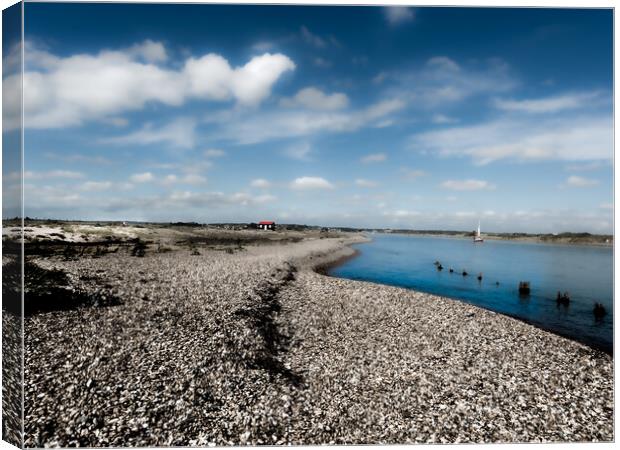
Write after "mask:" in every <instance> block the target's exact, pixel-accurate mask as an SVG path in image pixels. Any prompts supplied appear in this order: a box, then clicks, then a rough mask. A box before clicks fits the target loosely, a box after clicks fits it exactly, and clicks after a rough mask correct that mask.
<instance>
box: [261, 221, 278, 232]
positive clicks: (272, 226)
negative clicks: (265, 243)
mask: <svg viewBox="0 0 620 450" xmlns="http://www.w3.org/2000/svg"><path fill="white" fill-rule="evenodd" d="M258 228H259V229H260V230H271V231H275V230H276V223H275V222H274V221H272V220H261V221H260V222H258Z"/></svg>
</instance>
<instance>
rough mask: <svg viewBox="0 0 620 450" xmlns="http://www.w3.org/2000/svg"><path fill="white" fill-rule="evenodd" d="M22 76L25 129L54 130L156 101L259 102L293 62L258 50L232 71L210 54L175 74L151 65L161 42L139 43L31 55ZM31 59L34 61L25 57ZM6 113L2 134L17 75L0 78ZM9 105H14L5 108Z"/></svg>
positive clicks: (15, 119) (159, 57) (11, 121)
mask: <svg viewBox="0 0 620 450" xmlns="http://www.w3.org/2000/svg"><path fill="white" fill-rule="evenodd" d="M29 48H31V50H30V51H29V56H28V62H27V65H26V70H25V72H24V76H23V83H24V95H25V97H24V114H25V126H26V127H28V128H61V127H67V126H76V125H81V124H82V123H84V122H86V121H89V120H95V119H104V118H107V117H114V116H115V115H117V114H119V113H123V112H127V111H135V110H140V109H142V108H144V106H145V105H146V104H147V103H151V102H156V103H161V104H164V105H169V106H179V105H181V104H183V103H184V102H185V101H186V100H188V99H203V100H212V101H225V100H236V101H237V102H239V103H241V104H243V105H256V104H258V103H260V102H261V101H263V100H264V99H265V98H267V97H268V96H269V95H270V93H271V89H272V86H273V85H274V83H275V82H276V81H277V80H278V79H279V78H280V77H281V76H282V74H283V73H285V72H287V71H291V70H293V69H294V68H295V64H294V63H293V61H291V59H290V58H288V57H287V56H286V55H283V54H279V53H278V54H270V53H264V54H263V55H260V56H255V57H253V58H251V59H250V60H249V61H248V62H247V63H246V64H245V65H243V66H240V67H236V68H232V67H231V66H230V64H229V63H228V61H227V60H226V59H225V58H224V57H222V56H220V55H217V54H213V53H211V54H208V55H205V56H202V57H200V58H189V59H187V60H186V61H185V64H184V65H183V66H181V67H180V68H179V69H170V68H168V67H165V66H163V65H158V63H162V62H164V61H165V60H166V53H165V48H164V47H163V45H162V44H161V43H157V42H153V41H145V42H143V43H140V44H136V45H134V46H132V47H129V48H126V49H123V50H114V51H112V50H103V51H101V52H99V53H98V54H77V55H72V56H66V57H57V56H55V55H52V54H50V53H48V52H45V51H41V50H32V46H31V45H30V46H29ZM32 54H36V55H38V59H39V60H33V58H32ZM3 81H4V84H3V94H6V95H5V96H4V97H5V102H6V110H7V111H9V112H11V111H16V112H14V113H11V114H10V115H9V116H8V117H7V118H6V120H5V122H6V123H5V129H6V130H8V129H14V128H17V127H18V126H19V125H20V122H19V119H20V117H19V114H18V113H17V112H18V111H19V108H18V109H15V108H12V107H11V106H17V107H18V106H19V100H20V99H19V95H9V94H11V92H19V89H18V88H19V86H20V83H21V80H20V76H19V74H15V75H11V76H8V77H6V78H5V79H4V80H3ZM13 104H15V105H13Z"/></svg>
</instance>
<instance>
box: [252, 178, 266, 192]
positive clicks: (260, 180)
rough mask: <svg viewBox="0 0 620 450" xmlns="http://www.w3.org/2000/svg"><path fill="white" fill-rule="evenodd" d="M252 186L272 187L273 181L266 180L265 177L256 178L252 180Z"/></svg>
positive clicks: (260, 187)
mask: <svg viewBox="0 0 620 450" xmlns="http://www.w3.org/2000/svg"><path fill="white" fill-rule="evenodd" d="M250 186H252V187H255V188H259V189H267V188H269V187H271V182H269V180H265V179H264V178H256V179H254V180H252V182H251V183H250Z"/></svg>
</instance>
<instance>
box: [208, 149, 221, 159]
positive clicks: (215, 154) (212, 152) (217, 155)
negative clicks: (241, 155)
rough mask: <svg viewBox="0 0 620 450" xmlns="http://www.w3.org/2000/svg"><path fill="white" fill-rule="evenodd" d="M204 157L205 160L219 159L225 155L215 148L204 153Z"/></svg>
mask: <svg viewBox="0 0 620 450" xmlns="http://www.w3.org/2000/svg"><path fill="white" fill-rule="evenodd" d="M204 155H205V157H206V158H221V157H222V156H225V155H226V152H225V151H224V150H220V149H217V148H210V149H208V150H205V151H204Z"/></svg>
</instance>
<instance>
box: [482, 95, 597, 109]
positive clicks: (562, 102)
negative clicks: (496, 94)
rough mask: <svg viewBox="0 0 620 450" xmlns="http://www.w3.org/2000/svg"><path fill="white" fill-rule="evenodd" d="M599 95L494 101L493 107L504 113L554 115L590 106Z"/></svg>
mask: <svg viewBox="0 0 620 450" xmlns="http://www.w3.org/2000/svg"><path fill="white" fill-rule="evenodd" d="M600 95H601V93H600V92H581V93H573V94H563V95H556V96H553V97H546V98H538V99H529V100H514V99H495V101H494V105H495V107H496V108H498V109H501V110H504V111H518V112H524V113H531V114H539V113H556V112H560V111H566V110H571V109H578V108H583V107H584V106H591V104H592V101H593V100H595V99H597V98H599V97H600Z"/></svg>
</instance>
